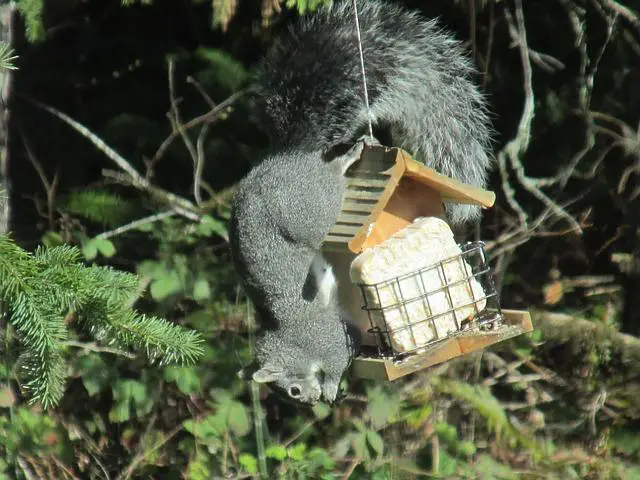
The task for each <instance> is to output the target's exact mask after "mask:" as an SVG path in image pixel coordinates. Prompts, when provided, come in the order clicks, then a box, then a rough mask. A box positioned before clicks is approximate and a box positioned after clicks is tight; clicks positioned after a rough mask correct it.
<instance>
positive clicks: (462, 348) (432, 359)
mask: <svg viewBox="0 0 640 480" xmlns="http://www.w3.org/2000/svg"><path fill="white" fill-rule="evenodd" d="M502 314H503V316H504V320H503V321H502V323H501V326H500V327H499V328H497V329H495V330H490V331H486V332H477V333H476V332H470V333H468V334H460V335H456V336H452V337H450V338H447V339H446V340H443V341H441V342H438V343H437V344H436V345H434V346H432V347H428V349H427V350H426V351H425V352H423V353H416V354H413V355H411V356H409V357H408V358H406V359H405V360H400V361H397V360H396V361H394V360H393V359H391V358H372V357H365V356H362V355H360V356H358V357H356V358H355V359H354V361H353V365H352V367H351V368H352V374H353V375H354V376H356V377H359V378H370V379H373V380H395V379H397V378H400V377H404V376H405V375H409V374H410V373H414V372H417V371H419V370H423V369H425V368H428V367H431V366H433V365H437V364H439V363H444V362H446V361H448V360H451V359H453V358H456V357H459V356H461V355H466V354H468V353H471V352H474V351H476V350H481V349H483V348H486V347H488V346H490V345H493V344H496V343H499V342H502V341H504V340H507V339H509V338H513V337H517V336H518V335H522V334H523V333H528V332H531V331H532V330H533V324H532V323H531V315H530V314H529V312H526V311H522V310H502Z"/></svg>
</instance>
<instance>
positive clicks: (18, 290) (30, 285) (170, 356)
mask: <svg viewBox="0 0 640 480" xmlns="http://www.w3.org/2000/svg"><path fill="white" fill-rule="evenodd" d="M79 259H80V252H79V251H78V249H77V248H75V247H70V246H59V247H54V248H46V249H45V248H39V249H37V250H36V252H35V253H34V254H30V253H28V252H25V251H24V250H22V249H21V248H20V247H18V246H17V245H16V244H15V243H13V242H12V241H11V240H10V239H9V237H7V236H6V235H0V302H3V303H5V304H6V305H7V306H8V312H9V321H10V323H11V324H12V325H13V327H14V328H15V329H16V331H17V333H18V335H19V338H20V340H21V342H22V344H23V345H24V352H23V354H22V356H21V358H20V361H19V363H20V365H21V372H22V373H23V374H24V376H25V377H26V382H25V384H24V388H25V390H26V391H27V392H28V394H29V395H30V397H31V398H30V399H31V401H32V402H40V403H42V406H43V407H44V408H49V407H51V406H54V405H56V404H57V403H58V401H59V400H60V398H61V397H62V394H63V392H64V384H65V364H64V359H63V357H62V349H63V348H64V346H65V345H66V340H67V337H68V331H67V326H66V324H65V318H66V317H67V316H68V314H69V313H75V314H76V315H77V316H78V317H79V318H80V319H81V320H82V321H83V323H84V324H85V325H86V326H87V327H88V330H89V331H90V332H92V333H93V334H94V335H95V336H96V337H97V339H98V340H101V341H103V342H105V343H107V344H118V345H122V346H125V347H127V348H128V347H133V348H136V349H141V350H144V351H145V352H146V354H147V355H148V357H149V358H151V359H152V360H155V359H156V358H160V359H161V362H162V363H163V364H164V363H193V362H195V361H196V360H197V359H198V357H199V356H200V355H202V353H203V347H202V343H203V342H202V339H201V337H200V335H199V334H198V333H197V332H195V331H189V330H186V329H183V328H182V327H180V326H177V325H174V324H172V323H169V322H168V321H166V320H163V319H161V318H157V317H153V316H145V315H141V314H139V313H137V312H135V311H134V310H132V309H131V308H130V305H132V304H133V301H134V300H135V299H136V298H137V296H138V293H139V288H140V287H139V280H138V278H137V277H136V276H135V275H133V274H130V273H126V272H119V271H117V270H113V269H111V268H107V267H96V266H92V267H86V266H84V265H82V264H81V263H79Z"/></svg>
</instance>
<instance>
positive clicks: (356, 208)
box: [342, 199, 378, 215]
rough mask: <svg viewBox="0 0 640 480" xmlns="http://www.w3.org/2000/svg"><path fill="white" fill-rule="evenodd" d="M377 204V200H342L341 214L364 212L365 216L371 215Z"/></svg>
mask: <svg viewBox="0 0 640 480" xmlns="http://www.w3.org/2000/svg"><path fill="white" fill-rule="evenodd" d="M377 204H378V201H377V200H363V199H360V200H344V201H343V202H342V211H343V212H362V213H363V214H364V213H365V212H366V213H367V214H369V215H370V214H371V212H372V211H373V209H374V207H375V206H376V205H377Z"/></svg>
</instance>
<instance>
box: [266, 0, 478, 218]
mask: <svg viewBox="0 0 640 480" xmlns="http://www.w3.org/2000/svg"><path fill="white" fill-rule="evenodd" d="M358 10H359V19H360V28H361V36H362V45H363V54H364V61H365V69H366V74H367V83H368V92H369V99H370V104H371V114H372V120H373V123H374V133H375V134H376V136H378V137H379V139H380V140H381V142H382V143H383V144H385V145H388V146H398V147H402V148H404V149H405V150H407V151H408V152H410V153H411V154H412V155H413V156H414V157H415V158H417V159H419V160H421V161H423V162H424V163H425V164H426V165H428V166H430V167H432V168H434V169H436V170H437V171H439V172H440V173H442V174H444V175H448V176H450V177H452V178H455V179H457V180H459V181H462V182H464V183H468V184H471V185H474V186H478V187H484V186H485V185H486V178H487V171H488V169H489V167H490V165H491V159H490V157H489V155H488V151H489V149H490V137H491V128H490V126H489V121H488V114H487V108H486V103H485V100H484V98H483V96H482V94H481V93H480V91H479V90H478V88H477V86H476V85H475V84H474V82H473V80H472V77H473V75H474V68H473V66H472V63H471V61H470V59H469V57H468V54H467V53H466V52H465V50H464V49H463V48H462V46H461V44H460V42H458V41H457V40H455V39H454V38H453V37H452V36H451V35H450V34H449V33H447V32H445V31H444V30H443V29H442V28H441V27H440V26H439V25H438V24H437V22H436V21H434V20H426V19H424V18H422V17H421V16H420V15H418V14H417V13H415V12H411V11H408V10H406V9H404V8H402V7H400V6H398V5H394V4H391V3H386V2H382V1H379V0H374V1H372V0H366V1H365V0H358ZM258 84H259V85H260V87H261V91H262V97H263V99H264V109H265V112H266V114H267V115H268V117H269V119H268V123H269V125H270V126H271V127H272V132H271V133H272V139H273V142H274V146H275V147H276V148H277V149H281V150H291V149H300V150H305V151H313V150H326V149H329V148H331V147H332V146H334V145H336V144H339V143H348V142H352V141H354V140H355V139H357V138H358V137H360V136H362V135H363V134H365V133H366V132H367V112H366V110H365V108H364V102H363V96H362V78H361V71H360V62H359V53H358V43H357V36H356V30H355V22H354V15H353V8H352V4H351V1H349V0H345V1H341V2H335V3H334V4H333V5H332V6H330V7H327V8H325V9H322V10H320V11H317V12H315V13H313V14H309V15H307V16H305V17H303V18H302V19H301V20H300V21H299V22H297V23H296V24H295V25H294V26H293V27H291V28H290V30H289V31H288V32H287V33H286V34H285V35H282V36H281V38H280V39H279V41H278V42H277V43H276V44H275V45H274V46H273V48H272V49H271V50H270V52H269V53H268V54H267V56H266V58H265V60H264V61H263V63H262V65H261V68H260V69H259V74H258ZM478 212H479V209H478V208H477V207H473V206H466V205H456V206H453V208H449V209H448V210H447V213H448V216H449V219H450V221H451V222H452V223H453V224H459V223H462V222H464V221H466V220H470V219H472V218H474V217H476V216H477V214H478Z"/></svg>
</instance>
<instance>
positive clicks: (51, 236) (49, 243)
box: [42, 232, 64, 247]
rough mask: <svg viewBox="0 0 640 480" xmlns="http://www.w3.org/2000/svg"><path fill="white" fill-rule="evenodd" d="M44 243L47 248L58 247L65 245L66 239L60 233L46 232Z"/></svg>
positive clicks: (43, 238) (43, 237)
mask: <svg viewBox="0 0 640 480" xmlns="http://www.w3.org/2000/svg"><path fill="white" fill-rule="evenodd" d="M42 243H43V245H44V246H45V247H57V246H59V245H63V244H64V239H63V238H62V236H61V235H60V234H59V233H58V232H46V233H45V234H44V235H42Z"/></svg>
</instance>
